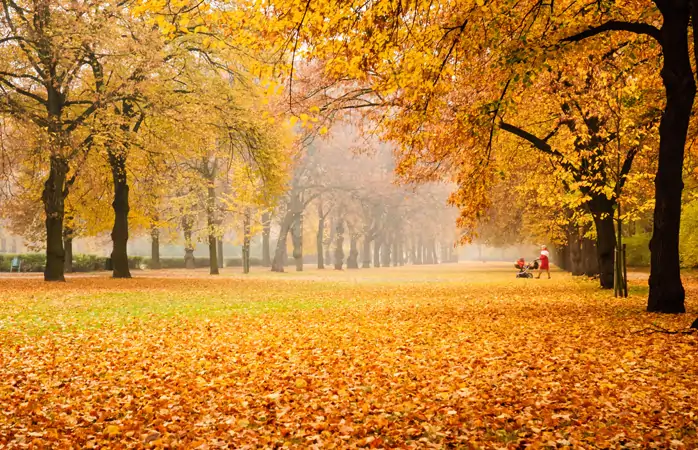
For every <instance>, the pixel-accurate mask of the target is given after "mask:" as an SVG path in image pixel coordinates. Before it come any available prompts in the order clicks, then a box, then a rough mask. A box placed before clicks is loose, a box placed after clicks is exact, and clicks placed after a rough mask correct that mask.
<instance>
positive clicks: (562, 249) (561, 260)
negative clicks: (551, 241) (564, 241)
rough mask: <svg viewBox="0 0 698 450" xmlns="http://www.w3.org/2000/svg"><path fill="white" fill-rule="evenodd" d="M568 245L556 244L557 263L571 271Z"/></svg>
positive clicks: (563, 268)
mask: <svg viewBox="0 0 698 450" xmlns="http://www.w3.org/2000/svg"><path fill="white" fill-rule="evenodd" d="M568 254H569V246H568V245H556V246H555V264H556V265H557V266H558V267H559V268H561V269H562V270H566V271H569V264H568Z"/></svg>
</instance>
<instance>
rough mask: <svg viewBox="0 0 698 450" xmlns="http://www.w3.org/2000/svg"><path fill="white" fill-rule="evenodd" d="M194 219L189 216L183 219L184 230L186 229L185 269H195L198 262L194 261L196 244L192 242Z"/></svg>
mask: <svg viewBox="0 0 698 450" xmlns="http://www.w3.org/2000/svg"><path fill="white" fill-rule="evenodd" d="M193 225H194V219H193V218H191V217H190V216H188V215H185V216H184V217H183V218H182V228H183V229H184V267H186V268H187V269H195V268H196V262H195V261H194V242H192V227H193Z"/></svg>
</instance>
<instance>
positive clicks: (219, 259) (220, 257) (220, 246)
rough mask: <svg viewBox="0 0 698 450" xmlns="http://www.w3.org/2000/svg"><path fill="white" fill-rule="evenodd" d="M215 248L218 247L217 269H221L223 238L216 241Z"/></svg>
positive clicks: (222, 264) (223, 259)
mask: <svg viewBox="0 0 698 450" xmlns="http://www.w3.org/2000/svg"><path fill="white" fill-rule="evenodd" d="M216 246H217V247H218V255H217V256H218V268H219V269H222V268H224V267H225V258H224V257H223V236H220V237H219V238H217V239H216Z"/></svg>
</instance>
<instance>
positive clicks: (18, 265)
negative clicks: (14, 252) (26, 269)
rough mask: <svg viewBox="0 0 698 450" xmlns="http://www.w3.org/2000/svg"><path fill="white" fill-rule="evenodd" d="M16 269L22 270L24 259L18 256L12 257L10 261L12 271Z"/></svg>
mask: <svg viewBox="0 0 698 450" xmlns="http://www.w3.org/2000/svg"><path fill="white" fill-rule="evenodd" d="M14 269H17V272H21V271H22V260H21V259H19V257H17V256H15V257H14V258H12V261H11V262H10V272H12V271H13V270H14Z"/></svg>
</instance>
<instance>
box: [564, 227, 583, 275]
mask: <svg viewBox="0 0 698 450" xmlns="http://www.w3.org/2000/svg"><path fill="white" fill-rule="evenodd" d="M567 236H568V238H567V239H568V246H569V254H570V271H571V272H572V275H573V276H580V275H583V274H584V268H583V267H582V245H581V239H580V237H579V227H577V226H576V225H569V228H568V230H567Z"/></svg>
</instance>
